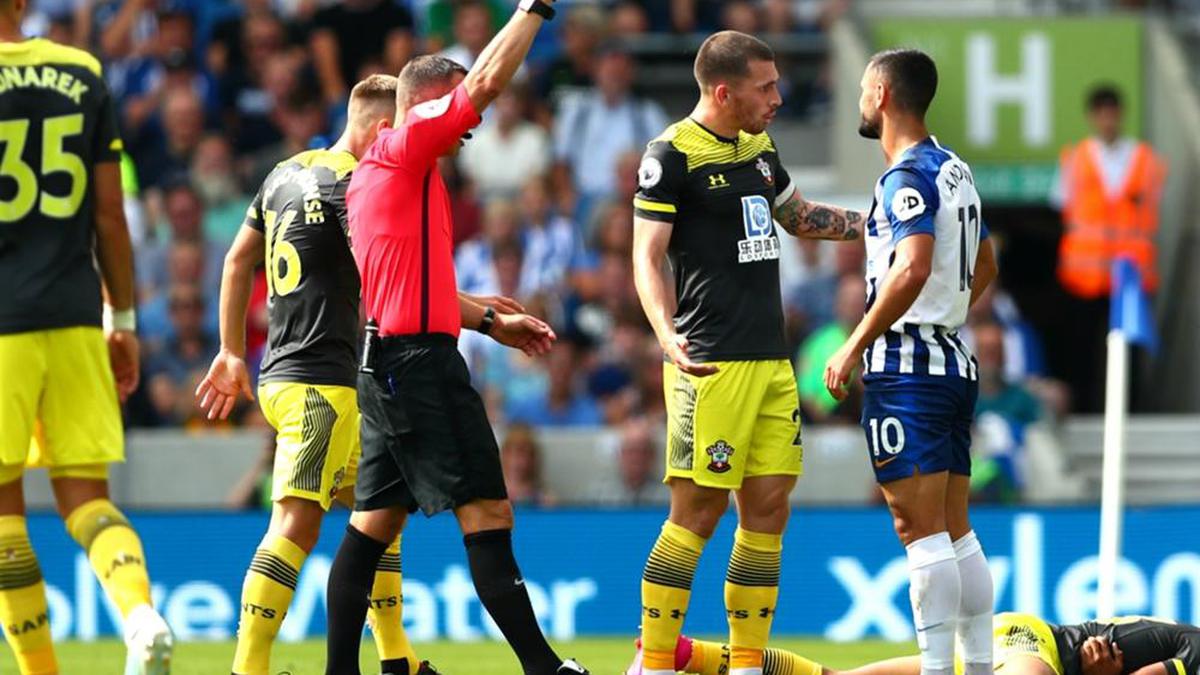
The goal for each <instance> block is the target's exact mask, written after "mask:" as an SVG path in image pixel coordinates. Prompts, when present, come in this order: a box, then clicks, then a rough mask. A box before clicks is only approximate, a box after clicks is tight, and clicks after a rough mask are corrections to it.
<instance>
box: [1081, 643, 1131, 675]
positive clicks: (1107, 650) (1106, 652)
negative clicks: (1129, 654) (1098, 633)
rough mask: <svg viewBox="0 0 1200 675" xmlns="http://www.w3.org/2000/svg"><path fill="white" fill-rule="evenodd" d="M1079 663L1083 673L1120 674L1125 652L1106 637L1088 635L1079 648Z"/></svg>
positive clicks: (1088, 674)
mask: <svg viewBox="0 0 1200 675" xmlns="http://www.w3.org/2000/svg"><path fill="white" fill-rule="evenodd" d="M1079 665H1080V668H1082V669H1083V673H1084V675H1121V673H1122V672H1124V668H1125V654H1124V653H1123V652H1121V648H1120V647H1118V646H1117V643H1115V642H1112V643H1110V642H1109V641H1108V639H1107V638H1102V637H1090V638H1088V639H1087V642H1084V643H1083V646H1082V647H1080V648H1079Z"/></svg>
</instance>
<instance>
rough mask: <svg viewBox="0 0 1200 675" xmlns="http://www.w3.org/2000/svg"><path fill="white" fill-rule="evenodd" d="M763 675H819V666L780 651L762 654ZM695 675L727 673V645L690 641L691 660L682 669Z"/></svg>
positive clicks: (767, 651) (720, 674) (795, 655)
mask: <svg viewBox="0 0 1200 675" xmlns="http://www.w3.org/2000/svg"><path fill="white" fill-rule="evenodd" d="M762 671H763V675H821V673H822V672H824V671H823V669H822V667H821V664H819V663H817V662H815V661H809V660H808V659H806V658H804V657H803V656H800V655H798V654H792V653H791V652H785V651H783V650H782V649H767V650H765V651H764V652H763V665H762ZM684 672H685V673H695V675H725V674H726V673H728V672H729V645H719V644H717V643H715V642H704V641H703V640H692V658H691V660H690V661H688V663H687V667H686V668H684Z"/></svg>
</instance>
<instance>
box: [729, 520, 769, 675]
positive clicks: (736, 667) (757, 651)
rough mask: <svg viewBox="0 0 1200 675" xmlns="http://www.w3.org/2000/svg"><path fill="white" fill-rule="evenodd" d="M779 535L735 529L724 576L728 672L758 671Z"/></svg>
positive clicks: (735, 674) (745, 673)
mask: <svg viewBox="0 0 1200 675" xmlns="http://www.w3.org/2000/svg"><path fill="white" fill-rule="evenodd" d="M782 551H783V537H782V535H778V534H763V533H761V532H749V531H747V530H743V529H742V528H740V527H739V528H738V529H737V532H736V533H735V534H734V538H733V554H732V555H731V556H730V557H729V571H728V572H727V573H726V575H725V613H726V615H727V616H728V618H729V672H730V675H750V674H757V673H760V672H762V668H763V650H764V649H766V647H767V638H768V637H769V636H770V634H771V621H772V619H774V618H775V603H776V600H778V598H779V564H780V557H781V554H782Z"/></svg>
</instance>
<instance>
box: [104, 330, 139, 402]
mask: <svg viewBox="0 0 1200 675" xmlns="http://www.w3.org/2000/svg"><path fill="white" fill-rule="evenodd" d="M104 339H105V341H106V342H108V360H109V363H110V364H111V366H112V371H113V378H114V379H116V381H117V397H118V398H119V399H121V403H124V402H125V401H126V399H128V398H129V395H130V394H132V393H133V392H134V391H135V390H136V389H137V387H138V380H139V378H140V377H141V362H140V360H139V354H140V352H141V348H140V346H139V345H138V337H137V334H136V333H134V332H133V331H127V330H115V331H112V332H110V333H108V334H107V335H105V336H104Z"/></svg>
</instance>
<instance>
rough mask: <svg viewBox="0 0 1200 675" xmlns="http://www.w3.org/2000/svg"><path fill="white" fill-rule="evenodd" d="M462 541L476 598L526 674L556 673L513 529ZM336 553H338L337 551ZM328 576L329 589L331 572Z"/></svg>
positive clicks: (555, 662)
mask: <svg viewBox="0 0 1200 675" xmlns="http://www.w3.org/2000/svg"><path fill="white" fill-rule="evenodd" d="M463 543H464V544H465V545H466V547H467V561H468V562H469V564H470V566H471V579H472V581H474V582H475V592H476V593H477V594H478V595H479V601H480V602H482V603H483V606H484V607H485V608H486V609H487V611H488V614H491V615H492V619H493V620H494V621H495V622H496V625H497V626H499V627H500V632H502V633H504V639H505V640H508V644H509V646H511V647H512V649H513V651H514V652H515V653H516V655H517V658H518V659H520V661H521V667H522V668H523V669H524V671H525V675H555V673H557V672H558V667H559V665H561V663H562V660H561V659H559V658H558V656H557V655H556V654H555V653H554V650H553V649H551V648H550V645H549V644H547V643H546V638H545V636H543V635H542V629H541V628H539V627H538V624H537V618H536V617H534V614H533V605H531V604H530V602H529V593H528V592H527V591H526V590H525V580H524V579H523V578H521V571H520V570H519V569H517V561H516V559H515V558H513V550H512V530H484V531H483V532H476V533H474V534H468V535H466V536H465V537H463ZM343 546H344V544H343ZM338 556H339V557H340V556H341V553H340V552H339V553H338ZM335 569H336V564H335ZM330 579H331V582H330V588H331V589H332V587H333V585H332V579H333V575H332V573H330ZM331 616H332V615H331ZM360 630H361V624H360Z"/></svg>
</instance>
